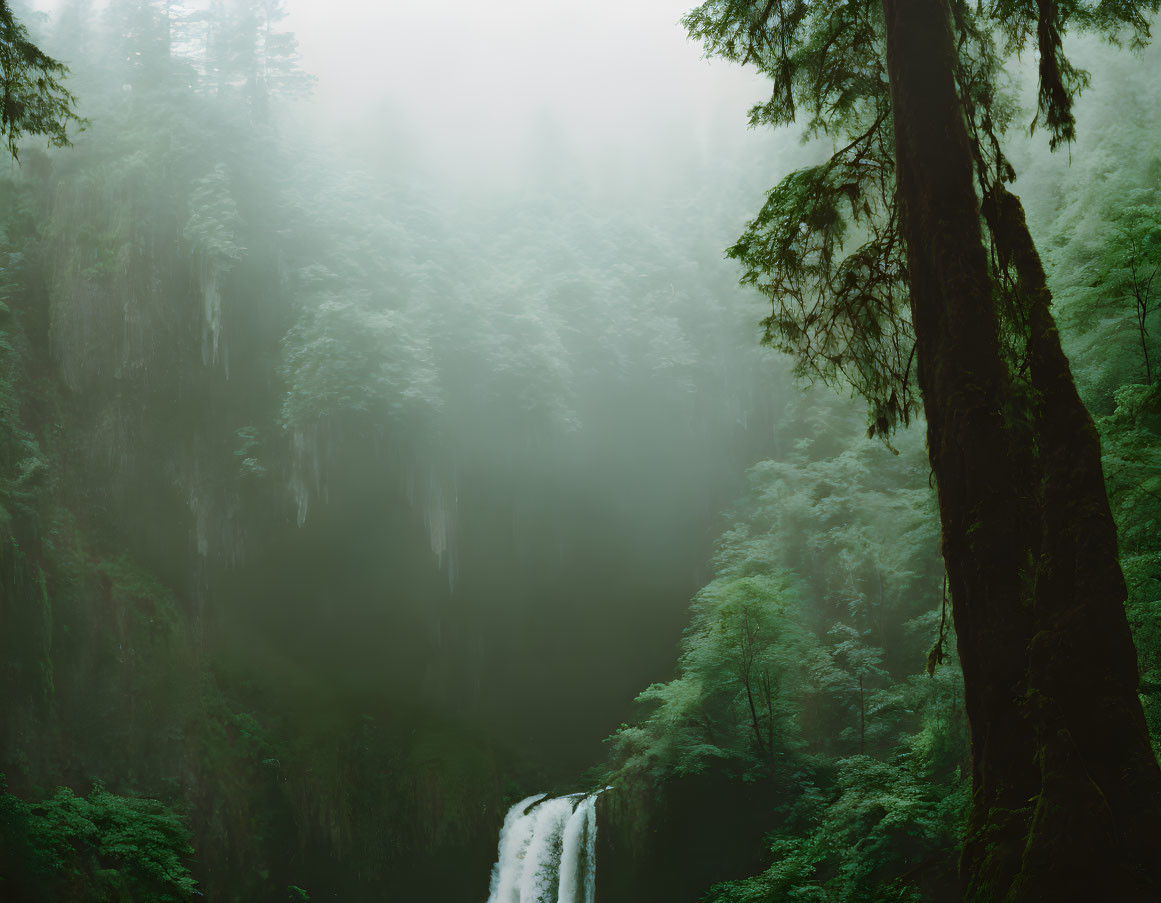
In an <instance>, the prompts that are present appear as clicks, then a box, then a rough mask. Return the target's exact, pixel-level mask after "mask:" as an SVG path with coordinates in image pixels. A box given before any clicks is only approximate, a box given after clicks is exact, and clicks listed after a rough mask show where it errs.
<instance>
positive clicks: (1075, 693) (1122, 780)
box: [984, 186, 1161, 900]
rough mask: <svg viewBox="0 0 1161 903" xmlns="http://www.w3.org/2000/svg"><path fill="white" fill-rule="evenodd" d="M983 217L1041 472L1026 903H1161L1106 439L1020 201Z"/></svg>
mask: <svg viewBox="0 0 1161 903" xmlns="http://www.w3.org/2000/svg"><path fill="white" fill-rule="evenodd" d="M984 213H985V216H987V218H988V220H989V223H990V225H991V231H992V233H993V235H994V236H995V239H996V244H997V250H998V252H999V254H1000V256H1001V262H1002V263H1011V264H1012V265H1013V266H1014V268H1015V270H1016V274H1017V291H1018V293H1019V295H1020V299H1021V302H1022V305H1023V307H1024V309H1025V310H1026V312H1027V316H1028V323H1029V329H1030V346H1031V347H1030V352H1031V353H1030V365H1031V377H1032V387H1033V389H1034V390H1035V392H1036V399H1035V411H1036V415H1035V416H1036V421H1035V422H1036V437H1037V441H1038V451H1039V466H1040V470H1041V485H1040V493H1041V496H1040V506H1041V518H1042V540H1041V543H1042V549H1043V555H1042V556H1041V558H1040V561H1039V562H1038V569H1037V573H1036V588H1035V608H1034V623H1035V627H1036V632H1035V635H1034V637H1033V640H1032V643H1031V645H1030V647H1029V659H1028V668H1029V671H1028V678H1029V679H1028V683H1029V689H1030V691H1031V694H1032V695H1031V699H1032V702H1033V704H1034V706H1035V711H1034V713H1033V715H1034V719H1033V720H1034V723H1035V724H1036V729H1037V747H1038V748H1037V757H1038V763H1039V766H1040V793H1039V795H1038V797H1037V800H1036V810H1035V814H1034V817H1033V823H1032V825H1031V827H1030V833H1029V838H1028V844H1027V848H1026V850H1025V853H1024V864H1023V869H1022V872H1021V875H1020V879H1019V883H1018V889H1019V890H1020V893H1021V896H1022V897H1023V898H1024V899H1050V898H1053V897H1055V898H1060V896H1061V895H1062V894H1066V895H1067V894H1068V893H1075V892H1076V889H1077V888H1079V887H1083V886H1085V885H1084V882H1085V880H1086V879H1087V880H1088V881H1089V882H1090V883H1092V887H1091V890H1092V892H1093V894H1095V895H1096V896H1097V897H1103V898H1104V899H1110V898H1112V899H1125V900H1128V899H1133V898H1134V896H1133V895H1137V896H1136V898H1138V899H1152V900H1156V899H1161V772H1159V771H1158V768H1157V762H1156V760H1155V758H1154V756H1153V751H1152V748H1151V747H1150V744H1149V734H1148V729H1147V728H1146V725H1145V717H1144V713H1143V712H1142V710H1141V704H1140V700H1139V698H1138V696H1137V682H1138V670H1137V653H1136V649H1135V648H1134V647H1133V640H1132V636H1131V634H1130V632H1129V625H1128V622H1127V620H1126V618H1125V610H1124V603H1125V582H1124V578H1123V577H1122V575H1121V569H1120V565H1119V564H1118V561H1117V534H1116V525H1115V524H1114V522H1113V517H1112V512H1111V511H1110V509H1109V504H1108V495H1107V493H1106V491H1105V483H1104V474H1103V473H1102V470H1101V457H1100V440H1099V437H1098V435H1097V431H1096V427H1095V425H1094V424H1093V421H1092V417H1091V416H1090V415H1089V413H1088V411H1087V410H1086V409H1085V407H1084V404H1083V403H1082V402H1081V400H1080V396H1079V394H1078V393H1077V391H1076V386H1075V383H1074V382H1073V379H1072V371H1071V368H1070V367H1069V365H1068V359H1067V358H1066V357H1065V356H1064V352H1063V350H1062V349H1061V346H1060V336H1059V333H1058V332H1057V330H1056V324H1055V322H1054V321H1053V317H1052V312H1051V309H1050V305H1051V301H1052V296H1051V294H1050V292H1049V290H1048V286H1047V284H1046V280H1045V276H1044V268H1043V266H1042V265H1041V261H1040V255H1039V253H1038V252H1037V250H1036V245H1035V243H1034V242H1033V240H1032V236H1031V233H1030V232H1029V231H1028V227H1027V223H1026V221H1025V218H1024V210H1023V207H1022V206H1021V204H1020V201H1019V199H1017V198H1016V197H1015V196H1014V195H1012V194H1011V193H1009V192H1008V191H1007V190H1006V189H1004V188H1003V186H999V187H997V188H996V189H994V190H993V191H992V193H991V196H990V197H989V198H988V199H987V200H986V202H985V205H984ZM1098 864H1099V865H1100V866H1101V868H1100V869H1099V870H1098V869H1097V868H1094V866H1095V865H1098ZM1094 879H1095V880H1096V882H1099V883H1093V882H1094Z"/></svg>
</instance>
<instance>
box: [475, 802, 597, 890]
mask: <svg viewBox="0 0 1161 903" xmlns="http://www.w3.org/2000/svg"><path fill="white" fill-rule="evenodd" d="M596 875H597V794H595V793H592V794H589V795H587V796H586V795H585V794H581V793H575V794H572V795H571V796H562V797H557V798H555V799H550V798H549V797H548V796H547V795H546V794H543V793H539V794H536V795H535V796H530V797H528V798H527V799H523V800H521V801H520V802H518V803H517V804H516V805H515V806H513V807H512V808H511V809H509V810H508V814H507V816H505V818H504V826H503V827H502V828H501V829H500V848H499V851H498V853H497V857H496V864H495V865H494V866H493V867H492V885H491V891H490V893H489V894H488V903H593V901H594V900H595V899H596V890H597V888H596Z"/></svg>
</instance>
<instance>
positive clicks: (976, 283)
mask: <svg viewBox="0 0 1161 903" xmlns="http://www.w3.org/2000/svg"><path fill="white" fill-rule="evenodd" d="M1157 6H1158V4H1157V3H1154V2H1151V0H1150V2H1145V3H1133V4H1123V5H1118V6H1116V7H1111V6H1108V5H1105V4H1087V3H1037V4H1030V3H1002V4H997V5H995V6H994V7H991V8H989V9H986V10H985V9H983V8H979V7H971V6H969V5H968V4H965V3H961V2H957V0H952V2H950V3H944V2H938V3H933V2H918V0H885V2H884V3H883V4H882V5H881V6H880V4H878V3H871V2H860V3H851V4H844V5H843V6H841V7H837V8H836V7H831V6H829V5H827V6H820V5H812V4H808V3H802V2H791V3H775V2H771V3H763V2H759V3H750V2H733V0H712V2H709V3H705V4H703V5H702V6H701V7H699V8H698V9H697V10H695V11H694V12H693V13H691V14H690V16H689V17H688V18H687V24H688V25H689V27H690V30H691V32H692V33H693V34H694V35H695V36H697V37H701V38H703V39H704V40H705V41H706V43H707V46H708V48H709V50H710V52H712V53H718V54H721V55H724V56H726V57H728V58H731V59H735V60H739V61H746V62H749V61H754V62H756V63H757V65H758V66H759V68H760V69H761V70H762V71H764V72H765V73H766V74H767V75H768V76H769V77H770V78H771V80H772V82H773V94H772V97H771V99H770V101H769V102H768V103H767V104H764V105H762V106H759V107H757V108H755V111H754V113H753V114H752V118H753V119H754V120H755V121H759V122H771V123H775V124H780V123H787V122H791V121H794V120H796V119H797V118H800V117H802V118H804V119H805V120H806V123H807V131H808V132H810V133H817V134H824V135H828V136H831V137H832V138H833V139H834V141H835V145H836V148H837V150H836V152H835V154H834V156H833V157H832V158H831V159H830V160H829V161H828V162H827V163H826V164H824V165H822V166H819V167H814V168H811V169H807V170H803V171H800V172H798V173H795V174H794V175H792V176H790V177H789V178H787V179H786V180H785V181H784V182H783V183H782V184H781V185H780V186H779V187H778V188H777V189H776V190H775V191H773V192H771V194H770V197H769V199H768V201H767V204H766V206H765V208H764V209H763V210H762V212H761V213H760V214H759V216H758V218H757V219H756V220H755V221H754V222H753V223H751V225H750V227H749V228H748V230H747V232H746V234H745V235H743V237H742V239H741V240H740V242H739V243H738V244H737V245H736V246H735V247H734V248H733V249H732V250H731V254H732V255H733V256H735V257H737V258H738V259H740V260H742V262H743V264H744V265H745V266H746V275H745V277H744V281H748V282H751V283H753V284H756V285H758V286H760V287H761V288H762V289H763V290H764V291H766V292H767V293H768V295H769V296H770V297H771V300H772V301H773V305H774V314H773V316H772V317H771V318H770V319H769V320H768V321H767V329H768V339H769V340H770V341H772V342H773V343H775V344H778V345H779V346H780V347H783V348H785V349H787V350H789V351H791V352H792V353H795V354H796V355H797V356H798V360H799V367H800V369H801V370H803V371H805V372H807V373H814V374H816V375H820V376H822V377H823V378H825V379H830V380H838V379H840V378H843V377H846V378H847V379H849V380H850V381H851V382H852V383H853V384H854V385H855V387H856V388H857V389H858V390H859V391H860V392H861V393H862V394H863V395H864V396H865V397H867V399H868V401H869V402H870V404H871V432H872V433H879V434H883V435H886V434H888V433H889V432H890V431H891V430H892V429H893V428H894V426H895V425H896V424H897V423H906V422H907V421H908V420H909V419H910V417H911V416H912V413H913V412H914V411H915V410H916V409H917V408H918V403H919V402H918V399H917V398H916V396H915V394H914V392H913V389H912V386H913V380H914V385H915V386H916V387H917V388H918V390H919V394H920V396H921V399H922V408H923V412H924V415H925V419H926V423H927V437H928V447H929V451H930V455H931V463H932V468H933V471H934V475H935V479H936V482H937V485H938V488H939V502H940V517H941V522H942V527H943V550H944V558H945V561H946V564H947V571H948V577H949V583H950V588H951V593H952V598H953V600H954V614H955V621H956V627H957V633H958V635H959V643H960V654H961V657H962V660H963V667H964V679H965V688H966V694H967V707H968V716H969V719H970V721H971V725H972V755H973V781H974V793H973V808H972V817H971V821H970V828H969V833H968V837H967V839H966V841H965V848H964V857H963V863H962V869H963V879H964V883H965V888H966V892H967V895H968V897H969V898H970V899H979V900H992V899H997V900H998V899H1007V900H1039V899H1045V898H1048V897H1052V896H1069V895H1072V896H1075V895H1077V894H1080V895H1086V894H1087V895H1088V896H1091V897H1094V898H1095V897H1099V896H1101V895H1105V896H1107V895H1109V894H1112V895H1114V896H1117V897H1119V898H1122V899H1149V898H1152V897H1154V896H1155V895H1156V894H1157V892H1158V888H1159V887H1161V855H1159V854H1161V772H1159V771H1158V768H1157V764H1156V761H1155V759H1154V757H1153V754H1152V751H1151V749H1150V747H1149V743H1148V736H1147V733H1146V730H1145V722H1144V719H1143V715H1142V711H1141V707H1140V703H1139V700H1138V698H1137V695H1136V688H1137V669H1136V666H1135V654H1134V650H1133V646H1132V641H1131V638H1130V634H1129V630H1128V626H1127V622H1126V619H1125V613H1124V606H1123V603H1124V599H1125V585H1124V580H1123V578H1122V575H1121V571H1120V567H1119V565H1118V562H1117V557H1116V534H1115V528H1114V525H1113V521H1112V517H1111V514H1110V511H1109V506H1108V501H1107V497H1106V494H1105V489H1104V483H1103V478H1102V474H1101V464H1100V450H1099V444H1098V442H1097V436H1096V430H1095V428H1094V426H1093V423H1092V420H1091V418H1090V416H1089V415H1088V412H1087V411H1086V410H1085V409H1084V407H1083V405H1082V404H1081V402H1080V398H1079V395H1078V394H1077V391H1076V389H1075V386H1074V384H1073V379H1072V375H1071V372H1070V369H1069V365H1068V362H1067V360H1066V358H1065V357H1064V355H1063V352H1062V350H1061V347H1060V341H1059V337H1058V335H1057V331H1056V327H1055V324H1054V322H1053V318H1052V315H1051V313H1050V310H1049V305H1050V302H1051V295H1050V293H1049V291H1048V288H1047V285H1046V279H1045V276H1044V271H1043V268H1042V266H1041V262H1040V258H1039V255H1038V253H1037V250H1036V247H1035V244H1034V243H1033V241H1032V238H1031V235H1030V233H1029V232H1028V229H1027V226H1026V225H1025V220H1024V213H1023V210H1022V208H1021V205H1020V203H1019V201H1018V199H1017V198H1016V197H1015V196H1014V195H1013V194H1011V192H1009V191H1008V189H1007V188H1006V187H1005V183H1007V182H1010V181H1011V180H1012V178H1013V177H1014V172H1013V170H1012V167H1011V164H1010V163H1009V162H1008V161H1007V159H1006V158H1005V156H1004V154H1003V150H1002V146H1001V140H1000V138H1001V135H1002V133H1003V130H1004V127H1005V125H1006V124H1007V120H1008V119H1009V118H1010V115H1011V111H1010V109H1009V108H1008V107H1007V106H1006V105H1005V104H1004V103H1003V102H1002V100H1001V96H1002V95H1001V89H1002V75H1003V72H1002V67H1001V64H1000V54H1001V52H1002V51H1005V50H1006V51H1015V50H1018V49H1020V47H1021V46H1022V45H1023V44H1024V42H1025V41H1026V40H1028V36H1030V35H1035V36H1036V51H1037V54H1038V59H1039V69H1040V90H1039V98H1038V118H1039V119H1042V120H1043V122H1044V124H1045V125H1046V127H1047V129H1048V132H1049V136H1050V141H1051V143H1052V145H1053V146H1054V147H1055V146H1056V145H1058V144H1061V143H1066V142H1068V141H1070V140H1072V138H1073V137H1074V136H1075V123H1074V117H1073V112H1072V104H1073V99H1074V97H1075V95H1076V94H1077V93H1078V92H1079V90H1080V89H1081V88H1082V87H1083V86H1084V85H1085V84H1086V82H1087V76H1086V75H1085V73H1083V72H1082V71H1080V70H1078V69H1076V68H1075V67H1073V66H1072V64H1071V63H1070V61H1069V60H1068V58H1067V57H1066V56H1065V54H1064V52H1063V48H1062V34H1063V32H1064V31H1065V30H1066V28H1068V27H1072V28H1074V29H1085V28H1088V29H1092V30H1097V31H1101V32H1103V33H1106V34H1109V35H1113V36H1115V35H1118V34H1120V33H1121V32H1122V31H1123V30H1124V29H1126V28H1128V29H1130V30H1131V33H1132V34H1133V35H1134V38H1133V40H1136V41H1138V42H1140V41H1143V40H1144V39H1145V38H1146V37H1147V33H1148V27H1147V19H1146V18H1145V17H1146V16H1147V14H1148V13H1150V12H1155V11H1156V9H1157ZM977 192H978V193H977ZM981 219H982V222H981ZM985 233H986V234H987V236H988V239H989V241H990V245H991V248H992V251H993V253H992V255H991V257H990V258H989V256H988V255H987V254H986V253H985V247H984V240H983V239H984V234H985ZM849 243H855V244H856V247H855V248H854V249H853V250H850V251H848V250H847V249H846V247H845V245H848V244H849ZM844 252H845V253H844ZM913 365H914V377H913V376H912V368H913ZM1030 801H1031V802H1030Z"/></svg>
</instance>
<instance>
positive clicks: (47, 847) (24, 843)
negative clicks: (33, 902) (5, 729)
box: [0, 781, 198, 903]
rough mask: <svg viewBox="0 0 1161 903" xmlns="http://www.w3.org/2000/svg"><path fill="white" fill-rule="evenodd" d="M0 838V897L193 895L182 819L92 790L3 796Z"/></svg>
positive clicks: (149, 804)
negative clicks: (32, 799)
mask: <svg viewBox="0 0 1161 903" xmlns="http://www.w3.org/2000/svg"><path fill="white" fill-rule="evenodd" d="M4 786H5V785H4V784H3V783H2V781H0V791H3V789H4ZM0 838H2V848H3V852H0V891H3V892H4V893H5V895H6V896H7V895H9V894H11V895H12V896H13V898H14V899H32V898H36V899H84V900H93V901H110V903H112V901H119V900H125V899H131V900H151V901H157V903H178V901H184V900H189V899H191V898H192V896H193V895H194V894H195V893H197V892H198V891H197V882H196V881H194V880H193V878H192V877H191V875H190V871H189V860H190V857H191V856H192V854H193V848H192V847H191V846H190V833H189V829H188V828H187V827H186V824H185V821H184V819H183V818H182V817H181V816H180V815H178V814H177V813H176V812H174V811H173V810H172V809H170V808H169V807H168V806H166V805H164V804H163V803H160V802H158V801H157V800H150V799H138V798H134V797H125V796H117V795H115V794H112V793H109V792H108V791H107V790H105V788H104V787H103V786H102V785H101V784H99V783H98V784H96V785H95V786H94V787H93V789H92V791H91V792H90V793H89V795H88V796H87V797H82V796H76V795H75V794H74V793H73V792H72V791H71V790H69V789H68V788H65V787H62V788H60V789H58V790H57V792H56V793H55V794H54V795H53V796H51V797H49V798H48V799H46V800H43V801H41V802H39V803H25V802H23V801H22V800H20V799H18V798H16V797H15V796H12V795H11V794H9V793H3V794H2V796H0Z"/></svg>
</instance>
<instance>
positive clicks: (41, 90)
mask: <svg viewBox="0 0 1161 903" xmlns="http://www.w3.org/2000/svg"><path fill="white" fill-rule="evenodd" d="M67 74H68V67H67V66H65V65H64V64H63V63H60V62H58V61H57V60H55V59H53V58H52V57H50V56H48V54H46V53H44V52H43V51H42V50H41V49H40V48H39V47H37V46H36V44H34V43H33V42H32V41H31V39H30V37H29V34H28V29H27V28H26V27H25V26H24V25H23V24H21V23H20V22H19V21H17V19H16V17H15V16H14V15H13V14H12V9H11V6H10V5H9V2H8V0H2V2H0V132H2V133H3V134H4V136H5V138H6V140H7V144H8V153H10V154H11V155H12V157H13V158H17V157H18V156H19V147H18V146H19V143H20V141H21V139H22V138H23V137H24V136H25V135H42V136H46V137H47V138H48V143H49V145H50V146H52V147H67V146H69V144H71V142H70V141H69V137H68V129H69V126H70V125H80V126H83V125H84V120H82V119H81V118H80V117H78V116H77V114H76V98H75V97H74V96H73V95H72V94H71V93H70V92H69V91H68V89H66V88H65V87H64V84H63V80H64V77H65V75H67Z"/></svg>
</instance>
